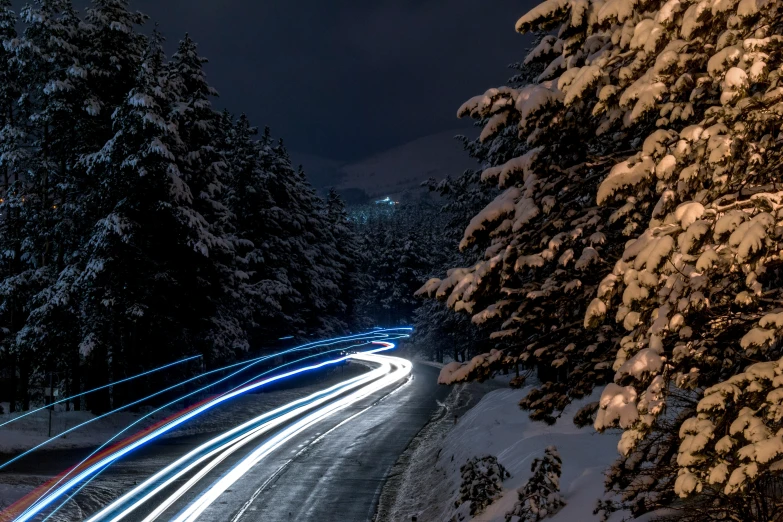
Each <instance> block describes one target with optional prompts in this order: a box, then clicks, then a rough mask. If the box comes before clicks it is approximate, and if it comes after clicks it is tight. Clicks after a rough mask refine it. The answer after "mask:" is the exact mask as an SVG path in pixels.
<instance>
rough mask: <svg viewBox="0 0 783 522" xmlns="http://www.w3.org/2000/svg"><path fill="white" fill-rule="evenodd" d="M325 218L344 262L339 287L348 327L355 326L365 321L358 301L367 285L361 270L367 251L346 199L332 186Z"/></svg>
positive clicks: (328, 195) (327, 200) (341, 261)
mask: <svg viewBox="0 0 783 522" xmlns="http://www.w3.org/2000/svg"><path fill="white" fill-rule="evenodd" d="M326 218H327V222H328V224H329V226H330V227H331V229H332V237H333V238H334V241H335V250H336V251H337V253H338V254H339V256H340V258H339V261H340V264H341V265H342V269H341V271H340V273H339V282H338V287H339V288H340V294H339V299H340V301H341V303H342V307H343V309H344V312H343V316H344V320H345V322H346V323H347V325H348V326H349V327H352V328H354V329H356V328H358V327H361V326H362V325H364V322H363V312H362V311H361V310H359V309H358V307H357V306H356V304H357V301H358V299H359V297H360V296H361V294H362V293H363V292H364V291H365V290H366V287H367V286H368V282H367V281H366V279H367V278H366V276H365V275H364V274H363V273H362V272H361V271H360V267H361V266H362V264H363V262H364V261H365V259H366V255H367V253H366V252H364V250H363V249H362V248H361V245H360V243H359V237H358V235H357V231H356V224H355V223H353V222H351V221H350V220H349V219H348V212H347V210H346V209H345V203H344V202H343V200H342V198H341V197H340V195H339V194H338V193H337V191H336V190H335V189H334V188H331V189H329V193H328V194H327V197H326Z"/></svg>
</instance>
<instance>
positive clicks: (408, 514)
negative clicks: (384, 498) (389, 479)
mask: <svg viewBox="0 0 783 522" xmlns="http://www.w3.org/2000/svg"><path fill="white" fill-rule="evenodd" d="M471 386H475V385H474V384H472V383H471V384H459V385H457V386H456V387H455V389H454V391H453V392H452V394H451V395H450V396H449V399H448V401H447V403H446V404H445V405H444V409H445V410H446V411H449V410H450V409H453V408H455V407H456V405H457V404H458V403H459V402H460V401H461V400H463V399H462V398H461V395H463V394H465V393H468V390H469V389H470V387H471ZM528 391H529V389H520V390H513V389H508V388H506V389H499V390H494V391H491V392H489V393H487V394H486V395H484V397H483V398H482V399H481V400H480V401H479V403H478V404H477V405H476V406H474V407H473V408H471V409H470V410H468V411H467V413H465V414H464V415H463V416H462V417H460V418H458V420H457V421H456V423H455V421H454V415H453V414H441V415H440V417H439V418H438V419H436V420H434V421H433V422H431V423H430V425H428V426H427V428H425V429H424V430H423V431H422V433H421V434H420V435H419V437H418V439H417V440H416V441H415V443H414V444H413V445H412V447H411V453H410V455H408V456H407V461H408V465H407V467H406V469H405V470H404V471H402V472H401V474H402V476H401V477H400V479H399V480H398V485H397V488H396V492H395V498H394V499H393V502H392V503H391V505H389V506H383V505H382V506H381V510H380V511H379V517H378V520H379V522H380V521H384V522H386V521H389V522H392V521H393V522H403V521H411V520H414V518H413V517H416V519H417V520H419V521H427V522H450V521H452V520H454V521H463V520H464V521H469V520H474V521H477V522H478V521H483V522H490V521H492V522H494V521H505V514H506V513H507V512H508V511H510V510H511V509H512V508H513V506H514V503H515V502H516V501H517V492H516V491H517V489H518V488H520V487H521V486H522V485H524V483H525V481H526V480H527V479H528V478H529V477H530V474H531V473H530V465H531V463H532V460H533V459H534V458H536V457H541V456H543V453H544V449H545V448H546V447H547V446H550V445H555V446H557V448H558V451H559V452H560V455H561V456H562V459H563V473H562V476H561V483H560V485H561V492H562V494H563V496H564V497H565V500H566V502H567V505H566V506H565V507H564V508H563V509H562V510H561V511H559V512H558V513H557V514H556V515H555V516H554V517H552V518H549V519H546V520H550V521H553V522H571V521H575V520H593V519H596V517H594V516H593V514H592V513H593V509H594V507H595V502H596V500H597V499H598V498H601V497H602V494H603V486H604V475H603V473H604V470H605V469H606V468H607V466H609V465H610V464H611V463H612V461H613V460H614V458H615V456H616V455H617V442H618V440H619V439H618V437H617V436H615V435H610V434H603V435H599V434H596V433H595V432H594V431H593V430H592V429H591V428H584V429H579V428H577V427H576V426H575V425H574V424H573V422H572V418H573V414H574V413H575V412H576V411H577V410H578V408H579V407H580V406H581V405H582V404H585V403H586V402H588V401H590V400H596V398H597V396H596V397H590V398H585V399H584V400H582V401H579V402H578V403H575V404H573V405H571V406H570V407H569V408H568V409H567V410H566V412H565V413H564V415H563V416H562V417H561V419H560V420H559V421H558V422H557V423H556V424H555V425H553V426H547V425H546V424H544V423H540V422H532V421H531V420H530V419H529V418H528V416H527V414H526V413H525V412H523V411H520V409H519V406H518V403H519V400H520V399H521V398H522V397H524V396H525V394H526V393H527V392H528ZM484 455H494V456H496V457H497V459H498V462H499V463H500V464H502V465H503V466H504V467H505V468H506V469H507V470H508V471H509V472H510V473H511V478H508V479H506V480H505V481H504V483H503V494H502V496H501V497H500V498H498V499H497V500H495V501H494V502H493V503H492V504H491V505H490V506H489V507H488V508H487V509H486V510H485V511H484V512H483V513H480V514H478V515H476V516H475V517H473V518H471V516H470V514H469V511H470V509H469V508H470V506H469V503H465V504H462V505H461V506H459V507H455V501H456V500H457V499H458V498H459V488H460V484H461V476H460V466H462V465H463V464H465V462H466V461H467V460H468V459H469V458H472V457H476V456H478V457H481V456H484ZM615 515H616V516H614V517H613V518H612V520H614V519H618V520H619V519H620V518H621V516H620V515H619V514H615Z"/></svg>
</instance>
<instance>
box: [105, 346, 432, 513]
mask: <svg viewBox="0 0 783 522" xmlns="http://www.w3.org/2000/svg"><path fill="white" fill-rule="evenodd" d="M385 359H388V360H392V359H394V358H385ZM398 361H399V359H398ZM366 362H367V361H365V363H366ZM396 366H399V363H396ZM395 369H397V368H395ZM368 373H373V372H368ZM378 373H379V371H376V376H377V375H378ZM435 373H436V370H435V369H433V368H430V367H426V366H422V367H419V366H415V367H414V370H413V373H412V377H411V378H410V379H409V380H408V381H407V382H405V384H403V385H402V386H399V382H397V383H396V384H395V383H394V382H393V380H392V381H388V382H387V383H386V384H385V385H384V384H383V383H382V382H381V381H380V380H378V379H374V382H377V383H378V384H379V385H378V386H377V387H376V389H375V390H372V393H364V396H363V397H360V400H358V401H355V400H347V399H349V398H350V397H349V396H350V395H352V394H355V393H362V390H365V388H364V385H363V384H362V386H359V385H357V386H355V387H354V388H353V390H349V392H350V393H349V392H346V391H344V390H340V389H338V390H337V393H340V394H341V395H339V397H340V398H345V399H346V403H345V405H344V407H343V408H342V409H337V410H336V411H334V412H332V414H331V415H329V416H328V417H326V418H317V419H316V420H317V423H309V424H308V423H307V422H306V419H307V415H305V414H302V415H290V416H289V417H288V418H286V419H284V420H285V422H280V423H279V424H278V427H277V429H278V431H274V429H275V427H272V428H270V429H268V430H267V432H266V434H265V435H264V436H263V437H258V438H257V439H255V440H254V442H251V443H249V444H246V445H245V446H244V447H241V448H236V447H234V448H231V449H229V450H224V449H223V447H224V446H223V445H222V444H221V445H220V446H213V447H211V448H209V447H208V448H207V449H208V450H212V451H210V452H209V455H210V456H209V458H208V459H202V460H201V463H200V464H199V467H194V468H193V469H192V470H190V471H189V472H186V473H182V474H181V475H180V476H178V477H173V479H172V480H170V481H169V482H168V483H163V485H162V486H161V484H162V482H161V480H160V479H159V480H157V482H151V483H152V484H153V486H152V489H151V488H149V487H148V488H144V487H141V486H140V487H139V488H138V491H139V492H138V493H136V495H135V497H134V496H133V495H132V493H133V492H130V493H131V497H132V501H131V503H130V504H127V503H126V505H125V507H124V508H123V509H120V510H119V511H117V510H115V511H113V512H108V511H104V512H106V513H109V515H108V516H105V517H94V518H92V517H91V519H90V520H94V519H95V520H118V519H122V520H134V521H135V520H138V521H152V520H175V521H180V522H184V521H188V522H190V521H195V520H215V521H229V520H230V521H236V522H239V521H256V520H270V521H275V522H276V521H286V520H297V521H307V520H313V521H319V522H323V521H327V522H328V521H330V520H334V521H345V522H348V521H353V520H356V521H365V520H370V519H371V518H372V516H373V514H374V512H375V505H376V503H377V499H378V495H379V493H380V489H381V487H382V485H383V482H384V479H385V477H386V474H387V473H388V471H389V469H390V468H391V467H392V465H393V464H394V462H395V461H396V459H397V458H398V456H399V455H400V454H401V453H402V451H403V450H404V449H405V447H406V446H407V444H408V443H409V442H410V440H411V439H412V438H413V436H415V434H416V433H417V432H418V431H419V430H420V429H421V427H423V425H424V424H425V423H426V422H427V420H428V419H429V417H430V416H431V414H432V413H433V411H434V410H435V409H436V408H437V401H436V399H443V398H445V395H446V392H447V390H445V389H442V388H438V386H437V384H435V382H436V380H435V376H436V375H435ZM365 382H366V381H365ZM341 400H342V399H341ZM336 402H337V401H335V400H330V401H323V402H322V403H320V404H318V406H319V407H321V406H323V405H325V406H323V407H325V408H330V407H333V406H334V405H335V404H336ZM310 404H311V403H310V402H309V401H308V402H307V405H308V406H310ZM321 409H322V408H316V407H311V408H310V410H309V411H310V412H312V413H308V415H315V416H317V415H316V413H317V412H318V411H321ZM286 411H288V410H286ZM274 418H275V419H279V418H281V417H278V416H275V417H274ZM297 422H298V423H300V424H302V425H303V429H299V430H297V429H294V428H292V427H291V426H292V425H294V424H296V423H297ZM265 426H266V425H265ZM255 429H258V428H255ZM265 429H266V428H265ZM286 430H288V431H289V433H288V434H286ZM247 431H248V430H245V431H243V432H242V433H246V432H247ZM283 435H285V438H284V439H283V443H282V444H280V445H270V443H269V442H267V441H269V440H270V439H274V438H275V437H277V438H281V437H283ZM259 443H261V445H260V446H259V445H258V444H259ZM265 444H266V445H267V449H266V450H264V445H265ZM218 447H219V448H220V449H219V451H217V450H214V448H218ZM225 447H228V445H226V446H225ZM221 451H223V452H224V453H223V454H221V453H220V452H221ZM191 453H193V454H194V455H195V456H196V457H200V456H204V455H205V454H206V453H205V452H203V451H202V452H201V453H198V451H196V450H195V449H194V450H192V451H191ZM254 453H255V454H259V455H262V458H263V460H261V461H258V462H254V461H253V454H254ZM182 462H184V463H185V464H188V463H191V462H194V459H193V458H191V459H185V458H184V457H183V459H182ZM206 463H210V466H205V464H206ZM243 466H244V468H243ZM172 469H173V470H174V471H179V470H182V469H183V465H179V467H173V468H172ZM195 470H201V471H200V472H199V473H196V472H195ZM237 470H239V471H237ZM232 475H233V477H232ZM161 476H163V475H161ZM169 477H171V474H169ZM145 478H146V477H145ZM153 490H154V491H153ZM150 493H154V494H152V495H150ZM145 494H146V495H147V496H148V498H147V499H146V501H145V502H143V503H140V504H139V506H135V505H134V503H135V502H136V501H137V500H139V499H140V498H143V497H144V496H145ZM129 505H130V506H132V507H133V509H132V510H128V509H127V507H128V506H129ZM118 516H121V518H118Z"/></svg>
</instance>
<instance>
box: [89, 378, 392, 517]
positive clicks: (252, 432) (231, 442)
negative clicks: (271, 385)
mask: <svg viewBox="0 0 783 522" xmlns="http://www.w3.org/2000/svg"><path fill="white" fill-rule="evenodd" d="M385 373H386V369H385V368H377V369H375V370H373V371H371V372H368V373H366V374H364V375H361V376H359V377H355V378H353V379H350V380H348V381H344V382H342V383H339V384H337V385H335V386H332V387H331V388H328V389H327V390H324V391H322V392H318V393H315V394H312V395H310V396H309V397H305V398H304V399H299V400H297V401H294V402H292V403H289V404H286V405H285V406H282V407H280V408H277V409H276V410H274V411H272V412H269V413H266V414H264V415H261V416H259V417H256V418H255V419H253V420H251V421H248V422H247V423H245V424H244V425H242V426H239V427H238V428H235V429H233V430H231V431H229V432H227V433H225V434H223V435H221V436H219V437H216V438H214V439H212V440H211V441H209V442H207V443H205V444H203V445H202V446H200V447H199V448H196V449H195V450H193V451H191V452H190V453H188V454H187V455H185V456H184V457H182V458H180V459H179V460H177V461H176V462H174V463H172V464H171V465H169V466H168V467H166V468H164V469H163V470H161V471H160V472H158V473H157V474H156V475H154V476H152V477H150V478H149V479H147V481H145V482H144V483H142V484H140V485H139V486H137V487H136V488H134V490H132V491H130V492H128V493H127V494H125V495H123V497H120V498H119V499H118V500H117V501H115V502H114V503H113V504H112V505H110V506H108V507H107V508H105V509H104V510H102V511H101V512H99V513H97V514H96V515H95V516H93V517H91V518H90V519H89V522H97V521H99V520H102V519H104V518H106V516H108V515H109V514H110V513H111V512H112V511H116V508H117V507H118V506H120V505H121V504H122V503H124V502H127V501H128V500H129V499H132V498H133V497H134V496H137V495H139V494H141V493H143V492H144V491H145V490H146V489H148V488H149V487H150V486H152V485H154V486H155V487H154V488H153V489H151V490H149V491H148V492H147V493H146V494H145V495H144V496H143V497H142V498H140V499H139V500H138V501H136V502H134V503H133V504H132V505H130V506H129V507H128V508H126V509H125V510H124V511H122V512H121V513H119V514H118V515H115V516H113V517H112V519H111V520H112V521H119V520H122V519H123V518H124V517H126V516H127V515H128V514H130V513H131V512H133V511H134V510H135V509H137V508H138V507H139V506H141V505H142V504H143V503H144V502H146V501H148V500H149V499H151V498H152V497H154V496H156V495H157V494H158V493H160V492H161V491H163V490H164V489H165V488H167V487H168V486H169V485H170V484H171V483H172V482H174V481H175V480H177V479H179V478H180V477H182V476H183V475H185V474H187V473H188V472H189V471H191V470H193V469H194V468H196V467H197V466H198V465H200V464H202V463H203V462H205V461H207V460H208V459H210V458H212V457H214V458H213V459H212V461H211V462H209V463H208V464H207V465H206V466H204V467H203V468H202V469H201V470H200V471H199V472H198V473H196V474H195V475H194V476H193V477H191V478H190V479H189V480H188V481H187V482H186V483H185V484H184V485H183V486H182V487H180V488H179V489H178V490H177V491H176V492H175V493H174V494H172V495H171V496H170V497H169V498H168V499H166V500H165V501H164V502H162V503H161V504H160V505H158V507H157V508H156V509H155V510H153V511H152V513H150V514H149V515H148V516H147V517H146V518H145V519H144V521H145V522H148V521H152V520H155V519H156V518H157V517H158V516H160V514H162V513H163V512H164V511H165V510H166V509H168V507H170V506H171V505H172V504H173V503H174V502H175V501H176V500H178V499H179V498H180V497H181V496H182V495H183V494H184V493H186V492H187V491H188V490H189V489H191V488H192V487H193V485H195V484H196V483H197V482H198V481H199V480H201V478H203V477H204V476H205V475H206V474H207V473H208V472H209V471H211V470H212V469H214V468H215V466H217V465H218V464H220V463H221V462H222V461H224V460H225V459H226V458H227V457H229V456H230V455H231V454H233V453H234V452H236V451H237V450H239V449H241V448H242V447H243V446H245V445H247V444H248V443H250V442H252V441H253V440H255V439H256V438H258V437H260V436H261V435H263V434H264V433H266V432H268V431H270V430H272V429H274V428H276V427H277V426H279V425H281V424H284V423H285V422H288V421H289V420H291V419H292V418H295V417H297V416H299V415H301V414H302V413H304V412H306V411H308V410H311V409H314V408H316V407H318V406H320V405H321V404H324V403H325V402H328V401H330V400H332V399H334V398H336V397H338V396H339V395H341V394H344V393H345V392H346V391H349V390H351V389H354V388H356V387H358V386H362V385H364V384H366V383H368V382H371V381H373V380H376V379H378V378H380V377H382V376H383V375H384V374H385ZM247 428H251V429H247ZM232 437H233V438H232ZM226 439H228V441H227V442H225V443H223V444H220V445H218V443H220V442H222V441H223V440H226ZM211 447H214V449H212V450H211V451H209V452H208V453H205V454H204V455H202V456H200V457H198V458H197V459H196V460H193V461H192V462H191V463H190V464H187V465H186V466H184V467H181V466H182V465H183V464H185V463H186V462H188V461H190V460H192V459H193V458H194V457H195V456H197V455H198V454H199V453H203V452H204V451H205V450H206V449H208V448H211ZM178 468H179V469H178ZM177 469H178V471H176V473H174V474H171V475H170V476H169V477H168V478H167V479H165V480H161V479H162V478H163V477H165V476H166V475H167V474H170V473H171V472H172V471H174V470H177Z"/></svg>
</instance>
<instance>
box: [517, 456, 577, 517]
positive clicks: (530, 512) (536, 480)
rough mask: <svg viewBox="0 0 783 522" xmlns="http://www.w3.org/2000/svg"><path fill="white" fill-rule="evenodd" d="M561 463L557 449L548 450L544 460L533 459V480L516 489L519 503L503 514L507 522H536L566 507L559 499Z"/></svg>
mask: <svg viewBox="0 0 783 522" xmlns="http://www.w3.org/2000/svg"><path fill="white" fill-rule="evenodd" d="M562 464H563V462H562V460H560V455H559V454H558V452H557V448H555V447H554V446H549V447H547V448H546V449H545V450H544V456H543V458H540V459H539V458H536V459H533V463H532V464H531V466H530V471H532V472H533V476H532V477H530V479H529V480H528V481H527V482H526V483H525V485H524V486H522V487H521V488H520V489H519V492H518V493H519V500H518V501H517V503H516V504H514V509H512V510H511V511H509V512H508V513H506V522H538V521H539V520H542V519H544V518H546V517H549V516H552V515H554V514H555V513H557V512H558V511H559V510H560V508H562V507H563V506H565V500H564V499H563V497H562V495H560V473H561V471H562Z"/></svg>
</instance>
